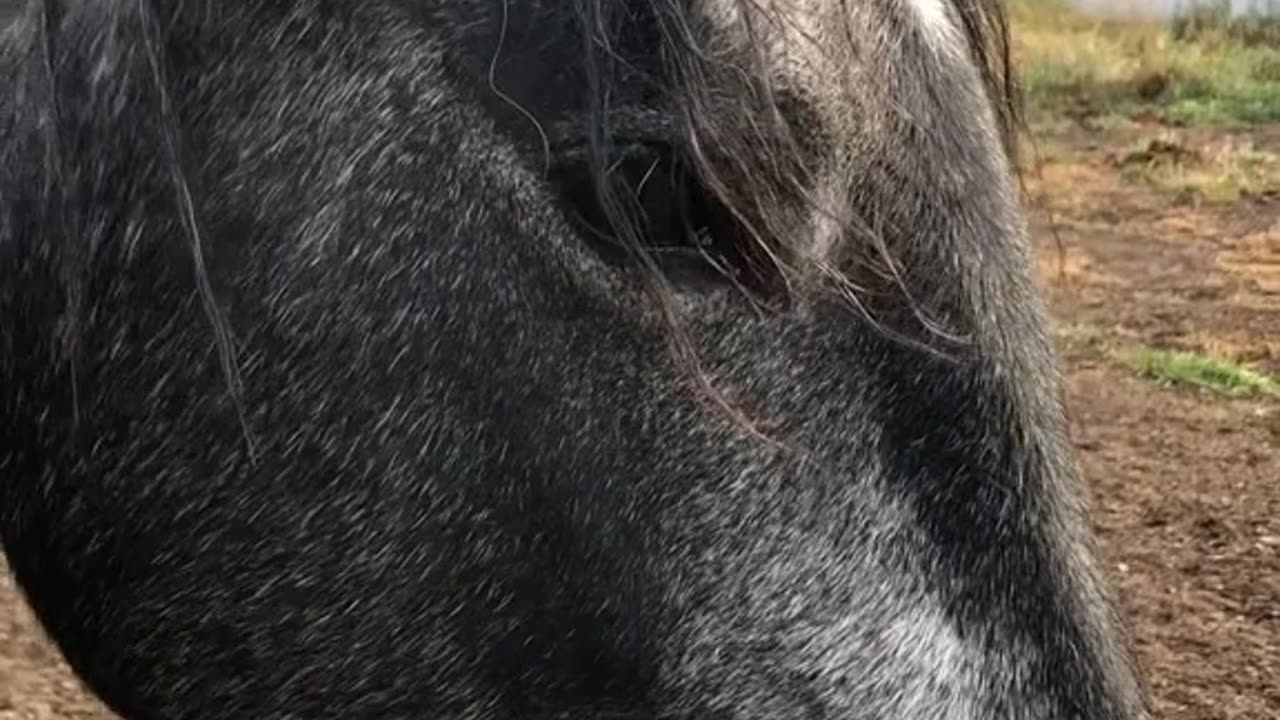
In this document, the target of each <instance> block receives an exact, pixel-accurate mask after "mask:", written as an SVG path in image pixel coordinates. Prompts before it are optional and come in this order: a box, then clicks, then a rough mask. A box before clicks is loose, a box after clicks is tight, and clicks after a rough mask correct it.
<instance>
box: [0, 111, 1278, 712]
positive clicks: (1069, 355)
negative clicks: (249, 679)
mask: <svg viewBox="0 0 1280 720" xmlns="http://www.w3.org/2000/svg"><path fill="white" fill-rule="evenodd" d="M1143 132H1146V130H1144V129H1143V128H1142V127H1140V126H1138V127H1131V128H1128V129H1126V130H1120V131H1109V132H1108V134H1107V137H1106V138H1105V139H1099V138H1100V136H1099V135H1098V134H1097V133H1096V132H1089V131H1085V130H1082V129H1077V130H1075V131H1064V132H1060V133H1059V134H1058V135H1057V136H1055V137H1054V139H1053V143H1054V153H1053V157H1052V158H1050V159H1046V160H1045V161H1044V162H1043V163H1042V164H1041V165H1040V166H1039V167H1038V168H1036V169H1033V170H1032V171H1031V172H1030V173H1029V176H1028V177H1029V191H1030V194H1031V196H1032V197H1033V198H1035V204H1036V206H1037V208H1038V209H1037V211H1036V213H1035V215H1034V221H1033V225H1034V228H1035V237H1036V240H1037V244H1038V246H1039V251H1040V256H1041V264H1042V276H1043V278H1044V284H1045V289H1046V293H1047V296H1048V299H1049V305H1050V309H1051V313H1052V315H1053V317H1054V319H1055V321H1056V323H1057V324H1058V326H1059V327H1060V328H1064V331H1063V337H1064V340H1063V343H1062V344H1063V350H1064V361H1065V363H1064V364H1065V374H1066V384H1067V398H1068V403H1069V405H1070V410H1071V414H1072V417H1073V421H1074V423H1073V425H1074V427H1073V432H1074V439H1075V444H1076V446H1077V448H1078V449H1079V451H1080V458H1081V462H1082V464H1083V468H1084V470H1085V474H1086V476H1087V478H1088V481H1089V483H1090V489H1091V491H1092V498H1093V504H1094V512H1095V523H1096V526H1097V529H1098V533H1099V544H1100V552H1101V555H1102V558H1103V561H1104V565H1105V568H1106V570H1107V572H1108V574H1109V575H1110V577H1111V578H1112V580H1113V582H1114V583H1115V586H1116V589H1117V595H1118V598H1119V600H1120V604H1121V608H1122V610H1123V613H1124V616H1125V618H1126V619H1127V621H1128V622H1129V623H1130V625H1131V628H1132V632H1133V634H1134V640H1135V644H1136V648H1137V654H1138V659H1139V663H1140V665H1141V667H1142V669H1143V673H1144V675H1145V677H1146V678H1147V681H1148V683H1149V685H1150V687H1151V690H1152V694H1153V697H1154V702H1155V709H1156V716H1157V717H1158V718H1162V719H1167V720H1278V719H1280V452H1278V451H1277V448H1278V446H1280V402H1277V401H1276V400H1274V399H1253V400H1245V399H1230V398H1224V397H1221V396H1217V395H1213V394H1210V393H1208V392H1205V391H1195V390H1185V389H1179V388H1172V387H1162V386H1158V385H1155V384H1152V383H1150V382H1148V381H1146V380H1141V379H1139V378H1136V377H1134V376H1132V375H1131V374H1130V373H1129V372H1128V371H1126V370H1124V369H1123V368H1120V367H1117V366H1116V365H1114V364H1113V363H1112V362H1110V361H1109V360H1108V359H1107V358H1106V356H1105V353H1103V352H1102V351H1100V350H1099V348H1098V346H1097V344H1096V343H1077V342H1072V341H1071V337H1072V333H1073V332H1076V333H1078V332H1080V329H1081V328H1084V329H1086V330H1088V331H1089V332H1090V333H1097V334H1101V335H1102V336H1103V337H1104V338H1105V339H1106V341H1108V342H1124V343H1144V344H1147V345H1151V346H1154V347H1162V348H1180V349H1191V350H1203V351H1211V352H1214V353H1217V354H1220V355H1227V356H1229V357H1234V358H1236V359H1239V360H1242V361H1247V362H1250V363H1253V364H1254V365H1255V366H1256V367H1258V368H1260V369H1263V370H1266V371H1268V372H1271V373H1273V374H1280V197H1253V198H1246V199H1245V200H1243V201H1241V202H1238V203H1233V204H1231V205H1212V204H1205V203H1202V202H1199V201H1197V199H1196V197H1195V196H1194V194H1173V193H1169V192H1166V191H1161V190H1158V189H1155V188H1153V187H1151V186H1149V185H1146V184H1143V183H1142V182H1141V181H1137V180H1133V179H1131V178H1129V179H1127V176H1126V175H1125V174H1124V173H1123V172H1122V169H1121V168H1120V167H1119V166H1118V163H1117V162H1116V158H1117V157H1118V155H1120V154H1123V153H1124V152H1125V151H1126V149H1127V148H1131V147H1132V141H1133V140H1134V139H1135V138H1139V139H1140V137H1141V135H1142V133H1143ZM1251 135H1252V137H1251V138H1250V139H1252V140H1253V142H1254V143H1255V145H1256V146H1257V147H1259V148H1261V149H1268V150H1270V151H1272V152H1280V132H1276V131H1275V130H1274V129H1268V130H1260V131H1256V132H1254V133H1252V134H1251ZM1189 138H1190V139H1188V142H1190V143H1194V142H1196V139H1195V136H1194V133H1192V134H1190V135H1189ZM110 717H111V715H110V714H109V713H107V712H106V711H104V710H102V709H101V707H100V705H99V704H98V703H97V702H96V701H94V700H93V699H91V698H90V697H88V696H87V695H86V693H84V692H83V691H82V690H81V689H80V686H79V684H78V683H77V682H76V680H75V679H74V678H73V677H72V676H71V675H70V674H69V672H68V670H67V669H66V666H65V664H64V663H63V662H62V660H61V658H60V656H59V655H58V653H57V651H56V650H54V649H52V647H51V646H50V644H49V643H48V642H47V641H46V640H45V638H44V637H43V635H42V633H41V631H40V630H39V629H38V626H37V625H36V623H35V621H34V620H33V618H32V616H31V614H30V611H29V610H28V609H27V608H26V606H25V605H24V604H23V602H22V600H21V599H20V597H19V595H18V594H17V592H16V591H15V589H14V587H13V584H12V581H11V580H9V579H8V577H7V575H5V574H4V573H3V572H0V720H16V719H18V718H22V719H24V720H70V719H72V718H76V719H88V718H104V719H109V718H110Z"/></svg>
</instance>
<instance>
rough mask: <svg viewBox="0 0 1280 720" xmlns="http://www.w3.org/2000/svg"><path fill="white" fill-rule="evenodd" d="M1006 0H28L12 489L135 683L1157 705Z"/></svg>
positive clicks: (148, 687)
mask: <svg viewBox="0 0 1280 720" xmlns="http://www.w3.org/2000/svg"><path fill="white" fill-rule="evenodd" d="M1006 35H1007V33H1006V29H1005V22H1004V15H1003V9H1002V8H1001V7H1000V6H999V5H998V4H997V2H996V0H185V1H183V2H177V1H175V0H98V1H97V2H84V1H77V0H32V2H30V3H29V4H28V7H27V9H26V10H25V12H24V14H23V15H22V17H21V18H20V19H19V20H18V21H17V23H16V24H15V25H14V26H13V27H12V28H11V29H10V30H8V31H7V33H6V34H5V35H4V39H3V40H2V41H0V43H2V44H0V47H2V48H3V49H2V50H0V88H3V93H2V94H0V330H2V331H3V332H2V334H0V536H2V538H3V546H4V551H5V553H6V555H7V557H8V559H9V563H10V565H11V568H12V570H13V572H14V574H15V576H16V578H17V580H18V582H19V584H20V586H21V587H22V589H23V591H24V592H25V593H26V596H27V598H28V599H29V600H30V602H31V604H32V606H33V607H34V608H35V610H36V612H37V614H38V615H39V617H40V619H41V621H42V622H43V623H44V626H45V627H46V628H47V630H48V632H49V634H50V635H51V636H52V638H53V639H54V640H55V641H56V642H57V644H58V646H59V647H60V648H61V650H62V651H63V653H64V654H65V656H66V657H67V659H68V660H69V661H70V663H71V665H72V667H73V668H74V670H75V671H76V673H77V674H78V675H79V676H80V677H81V678H82V679H83V680H84V681H85V682H86V684H87V685H88V686H89V687H90V688H91V689H92V690H93V691H94V692H95V693H96V694H97V695H98V696H99V697H101V698H102V699H103V700H104V701H105V702H106V703H107V704H108V705H109V706H110V707H111V708H112V709H113V710H114V711H115V712H117V713H118V714H120V715H121V716H122V717H124V718H129V719H140V720H149V719H152V718H166V719H168V718H174V719H178V718H181V719H186V718H192V719H195V718H199V719H202V720H205V719H208V720H213V719H222V718H227V719H230V718H236V719H243V718H254V719H259V718H361V719H375V718H377V719H383V718H386V719H391V718H397V719H398V718H404V719H410V718H412V719H422V718H429V719H431V720H483V719H488V718H494V719H498V718H503V719H505V718H530V719H532V718H545V719H550V718H558V719H568V718H575V719H576V718H584V719H586V718H635V719H637V720H643V719H650V720H652V719H657V718H724V719H725V720H729V719H733V720H738V719H742V720H746V719H751V720H757V719H758V720H765V719H768V720H792V719H795V720H800V719H805V720H812V719H826V718H830V719H832V720H835V719H841V720H845V719H853V718H862V719H866V720H872V719H875V720H905V719H911V720H916V719H925V718H936V719H939V720H941V719H944V718H945V719H955V720H961V719H972V720H979V719H984V720H985V719H988V718H1007V719H1009V720H1033V719H1035V720H1048V719H1055V720H1059V719H1061V720H1066V719H1069V718H1072V719H1086V718H1087V719H1088V720H1137V719H1140V718H1146V717H1148V712H1147V709H1146V701H1145V698H1144V693H1143V690H1142V687H1141V685H1140V682H1139V680H1138V677H1137V674H1136V673H1135V671H1134V669H1133V667H1132V665H1131V662H1130V659H1129V652H1128V649H1127V640H1126V637H1125V632H1124V629H1123V626H1122V625H1121V624H1120V623H1119V622H1118V621H1117V620H1116V618H1115V615H1114V613H1113V611H1112V604H1111V603H1110V601H1109V599H1108V593H1107V591H1106V586H1105V583H1104V580H1103V579H1102V578H1101V576H1100V574H1099V573H1098V571H1097V570H1096V568H1095V565H1094V561H1093V552H1092V549H1091V538H1090V533H1089V529H1088V519H1087V514H1086V509H1085V505H1084V502H1083V497H1082V496H1083V493H1082V490H1081V487H1080V485H1079V480H1078V477H1077V471H1076V468H1075V464H1074V460H1073V457H1072V454H1071V449H1070V444H1069V441H1068V436H1067V430H1066V424H1065V422H1064V419H1063V408H1062V404H1061V401H1060V398H1059V379H1058V377H1057V374H1056V370H1055V367H1056V366H1055V363H1056V359H1055V357H1054V355H1053V352H1052V348H1051V344H1050V341H1049V338H1048V336H1047V332H1046V324H1045V320H1044V313H1043V310H1042V306H1041V301H1040V298H1039V296H1038V290H1037V287H1036V285H1035V283H1034V282H1033V273H1032V264H1031V262H1030V255H1029V249H1028V243H1027V240H1026V235H1025V230H1024V225H1023V218H1022V211H1021V208H1020V207H1019V202H1018V194H1017V186H1016V176H1015V174H1014V170H1013V158H1012V148H1013V146H1014V142H1013V137H1014V134H1015V132H1016V128H1017V112H1016V102H1015V98H1016V92H1015V91H1014V80H1013V76H1012V73H1011V72H1010V69H1009V60H1008V45H1007V36H1006Z"/></svg>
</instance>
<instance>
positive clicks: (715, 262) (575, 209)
mask: <svg viewBox="0 0 1280 720" xmlns="http://www.w3.org/2000/svg"><path fill="white" fill-rule="evenodd" d="M607 167H608V175H607V181H608V186H607V187H608V193H609V196H608V197H602V193H601V192H600V190H599V188H598V186H597V184H596V183H595V182H593V177H592V174H591V173H592V168H591V165H590V164H589V163H588V162H587V161H586V160H585V159H584V160H582V161H579V162H571V163H568V164H566V165H562V166H561V167H559V168H557V170H556V172H555V174H554V178H553V179H554V181H555V182H556V183H557V184H558V185H559V189H560V191H561V194H562V198H563V200H564V202H565V203H566V205H567V206H568V209H569V210H570V216H571V217H573V218H574V219H575V221H576V222H577V223H578V226H579V228H580V230H581V231H582V233H583V236H584V237H585V238H586V239H587V241H588V242H589V243H591V244H592V245H593V247H595V248H596V250H597V251H598V252H600V254H601V255H602V256H603V257H605V258H606V259H607V260H609V261H611V262H614V263H619V264H621V263H625V262H626V261H627V260H628V259H629V258H631V256H630V254H629V252H628V247H627V243H628V242H631V243H633V244H635V245H638V247H636V248H635V249H636V250H639V251H640V252H643V253H645V254H647V255H648V256H649V257H650V258H651V259H652V260H653V262H654V263H655V264H656V265H657V267H658V268H659V269H660V270H661V271H662V272H663V273H664V275H666V277H667V279H668V280H669V281H671V282H673V283H674V284H677V285H680V286H685V287H686V288H688V289H697V288H699V287H712V286H715V285H717V284H723V283H732V284H735V285H738V286H740V287H741V288H743V289H745V290H747V291H749V292H751V293H752V294H753V295H756V296H758V297H765V296H769V295H771V294H773V292H772V291H773V289H774V287H773V283H772V282H771V280H772V278H771V276H770V273H769V272H767V271H766V270H765V268H766V267H767V266H768V263H767V262H764V261H763V258H761V257H760V253H759V252H758V251H757V248H756V246H755V245H754V243H753V242H752V241H751V239H750V234H749V233H748V232H747V231H746V230H745V228H743V226H742V224H741V223H740V222H739V221H738V220H737V219H736V218H735V217H734V214H733V213H732V212H731V211H730V210H729V209H728V208H727V207H725V205H724V203H722V202H720V201H719V199H717V198H716V197H715V196H714V195H713V194H712V193H711V192H710V191H709V190H708V189H707V188H706V187H705V186H704V185H703V184H702V183H701V182H700V180H699V178H698V176H697V174H696V173H695V172H694V171H693V169H692V168H691V167H690V164H689V163H688V161H686V160H685V159H683V158H682V157H681V155H680V153H679V151H678V150H677V149H676V148H674V147H672V146H670V145H668V144H663V143H637V144H634V145H630V146H627V147H625V148H623V149H622V150H621V151H620V157H618V158H616V159H614V160H613V161H611V162H610V163H609V164H608V166H607ZM606 203H610V205H611V207H610V208H609V209H608V210H607V209H606V207H605V205H606ZM623 223H626V227H625V228H624V227H620V225H621V224H623Z"/></svg>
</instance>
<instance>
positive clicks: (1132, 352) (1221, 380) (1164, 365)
mask: <svg viewBox="0 0 1280 720" xmlns="http://www.w3.org/2000/svg"><path fill="white" fill-rule="evenodd" d="M1112 356H1113V358H1114V359H1115V360H1117V361H1118V362H1120V363H1121V364H1122V365H1124V366H1126V367H1128V368H1130V369H1132V370H1133V371H1134V372H1136V373H1137V374H1138V375H1139V376H1140V377H1143V378H1146V379H1148V380H1154V381H1156V382H1159V383H1163V384H1168V385H1179V386H1184V387H1197V388H1203V389H1206V390H1210V391H1212V392H1215V393H1218V394H1220V395H1228V396H1231V397H1256V396H1260V395H1273V396H1274V395H1276V394H1277V393H1280V384H1277V381H1276V379H1274V378H1270V377H1268V376H1266V375H1263V374H1262V373H1259V372H1257V371H1254V370H1251V369H1249V368H1247V367H1244V366H1242V365H1239V364H1237V363H1234V362H1231V361H1229V360H1225V359H1222V358H1217V357H1213V356H1209V355H1203V354H1200V353H1193V352H1183V351H1176V350H1156V349H1152V348H1131V349H1126V350H1115V351H1112Z"/></svg>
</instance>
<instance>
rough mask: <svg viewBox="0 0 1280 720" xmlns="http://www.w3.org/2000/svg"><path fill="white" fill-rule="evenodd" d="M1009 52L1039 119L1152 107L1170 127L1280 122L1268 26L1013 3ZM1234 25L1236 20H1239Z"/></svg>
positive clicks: (1277, 65)
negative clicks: (1119, 17)
mask: <svg viewBox="0 0 1280 720" xmlns="http://www.w3.org/2000/svg"><path fill="white" fill-rule="evenodd" d="M1011 11H1012V13H1013V20H1014V32H1015V53H1016V56H1017V60H1018V63H1019V65H1020V68H1021V72H1022V75H1023V81H1024V83H1025V86H1026V90H1027V95H1028V99H1029V101H1030V103H1031V106H1032V108H1033V111H1036V112H1038V113H1039V114H1040V115H1042V116H1049V117H1054V116H1059V115H1063V114H1065V115H1068V116H1099V115H1107V114H1122V115H1133V114H1138V113H1152V114H1155V115H1157V116H1158V118H1159V119H1161V120H1163V121H1165V122H1169V123H1174V124H1194V125H1235V124H1251V123H1264V122H1275V121H1280V43H1277V42H1265V41H1259V38H1263V39H1265V38H1267V37H1269V35H1268V33H1272V32H1275V33H1276V34H1277V36H1278V37H1280V30H1275V29H1274V28H1276V27H1278V26H1277V25H1276V24H1271V25H1250V26H1248V28H1247V30H1248V32H1246V31H1245V29H1241V28H1237V27H1236V26H1233V25H1231V24H1230V23H1227V22H1225V21H1214V20H1212V19H1204V18H1201V19H1200V20H1199V21H1198V23H1196V24H1188V23H1182V24H1170V23H1160V22H1145V21H1123V22H1121V21H1116V20H1107V19H1099V18H1093V17H1088V16H1085V15H1083V14H1081V13H1078V12H1076V11H1073V10H1070V9H1068V8H1066V7H1065V5H1063V4H1062V3H1061V2H1060V0H1012V5H1011ZM1242 28H1243V26H1242Z"/></svg>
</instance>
